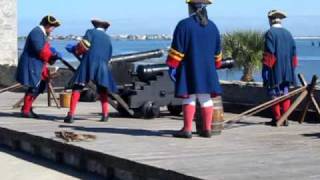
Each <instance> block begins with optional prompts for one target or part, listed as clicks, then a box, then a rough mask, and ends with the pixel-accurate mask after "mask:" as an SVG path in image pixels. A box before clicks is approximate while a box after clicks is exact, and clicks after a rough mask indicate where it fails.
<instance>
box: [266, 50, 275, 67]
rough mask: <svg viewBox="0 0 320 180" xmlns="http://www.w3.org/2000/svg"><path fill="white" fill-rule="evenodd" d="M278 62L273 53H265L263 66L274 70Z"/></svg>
mask: <svg viewBox="0 0 320 180" xmlns="http://www.w3.org/2000/svg"><path fill="white" fill-rule="evenodd" d="M276 60H277V58H276V57H275V56H274V55H273V54H271V53H268V52H265V53H264V54H263V64H264V65H266V66H268V67H269V68H273V66H274V64H275V63H276Z"/></svg>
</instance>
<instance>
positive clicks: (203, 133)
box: [199, 130, 212, 138]
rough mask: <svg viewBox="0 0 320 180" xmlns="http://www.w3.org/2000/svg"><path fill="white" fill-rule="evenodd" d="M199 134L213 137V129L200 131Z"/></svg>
mask: <svg viewBox="0 0 320 180" xmlns="http://www.w3.org/2000/svg"><path fill="white" fill-rule="evenodd" d="M199 136H201V137H205V138H211V137H212V131H211V130H205V131H201V132H200V133H199Z"/></svg>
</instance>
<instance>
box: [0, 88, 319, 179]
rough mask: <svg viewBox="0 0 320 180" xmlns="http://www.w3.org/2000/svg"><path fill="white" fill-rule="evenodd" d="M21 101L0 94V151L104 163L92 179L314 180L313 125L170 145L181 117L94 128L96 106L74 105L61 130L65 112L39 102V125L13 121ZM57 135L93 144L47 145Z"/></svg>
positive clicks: (251, 122) (254, 126)
mask: <svg viewBox="0 0 320 180" xmlns="http://www.w3.org/2000/svg"><path fill="white" fill-rule="evenodd" d="M22 96H23V95H22V94H15V93H3V94H0V144H1V143H5V144H7V145H8V144H10V143H8V141H9V140H8V139H9V138H10V137H11V138H12V139H13V141H12V142H16V141H17V140H19V139H20V140H21V142H25V141H33V142H29V144H31V145H32V143H34V144H36V145H37V147H38V146H39V142H40V141H41V143H42V145H43V146H48V148H49V147H53V146H57V147H58V146H59V147H60V148H63V150H62V151H68V154H69V155H70V153H71V152H76V151H81V153H82V154H81V155H82V156H89V154H90V153H92V152H95V153H97V154H96V155H95V157H96V160H97V161H98V159H103V160H104V161H108V162H104V163H100V164H99V163H97V162H96V163H92V162H91V166H93V164H94V165H97V166H103V165H106V167H100V170H96V171H97V173H99V171H101V172H102V170H101V169H103V168H106V169H108V168H112V166H116V167H114V168H115V170H116V171H113V176H114V177H117V178H120V179H221V180H222V179H223V180H225V179H226V180H229V179H244V180H248V179H268V180H270V179H275V180H276V179H288V180H289V179H290V180H292V179H299V180H300V179H311V180H316V179H320V124H302V125H300V124H298V123H296V122H290V126H289V127H281V128H274V127H269V126H265V125H263V122H266V121H269V119H264V118H260V117H251V118H247V119H244V120H243V121H242V123H239V124H237V125H236V126H235V127H234V128H232V129H229V130H225V131H224V132H223V134H222V135H220V136H215V137H213V138H211V139H205V138H200V137H197V136H196V135H195V136H194V137H193V138H192V139H191V140H184V139H176V138H173V137H171V133H172V132H173V131H174V130H178V129H179V128H180V127H181V125H182V121H181V119H182V117H172V116H169V115H168V113H166V112H165V111H163V115H164V116H163V117H162V118H158V119H155V120H141V119H131V118H120V117H116V113H114V114H113V117H111V119H110V121H109V122H107V123H101V122H98V119H99V115H98V114H97V112H100V104H99V102H97V103H80V104H79V106H78V109H77V115H78V116H77V118H79V119H77V121H76V122H75V123H74V124H72V125H68V124H64V123H63V117H64V116H65V114H66V112H67V109H57V108H55V107H50V108H48V107H46V106H45V103H46V102H45V98H46V97H45V96H43V97H40V99H39V100H37V103H36V108H35V111H36V112H37V113H39V114H40V115H42V116H41V119H40V120H35V119H23V118H20V117H19V114H18V113H19V110H18V109H12V108H11V106H12V105H13V104H14V103H15V102H16V101H17V100H18V99H19V98H21V97H22ZM230 115H231V114H227V116H230ZM61 130H70V131H74V132H79V133H86V134H94V135H96V136H97V139H96V140H95V141H93V142H79V143H64V142H63V141H62V140H60V139H57V138H55V137H54V132H55V131H61ZM36 141H38V142H36ZM6 142H7V143H6ZM12 142H11V144H12ZM12 146H14V145H12ZM20 146H26V145H23V143H22V144H20ZM68 148H71V149H68ZM25 149H28V148H25ZM31 149H32V148H31ZM86 153H88V154H86ZM34 154H37V153H34ZM97 155H99V156H97ZM104 156H105V157H104ZM74 157H77V156H74ZM64 158H65V159H66V158H67V157H65V156H64ZM69 158H70V159H72V157H69ZM55 159H57V157H55ZM72 161H73V162H76V161H77V160H75V159H73V160H72ZM79 161H80V160H79ZM64 162H66V163H67V164H68V162H67V161H66V160H64ZM82 163H83V162H82ZM87 163H88V162H87ZM70 164H71V165H72V162H71V163H70ZM80 164H81V162H80ZM87 166H88V165H87ZM89 169H90V168H89ZM130 171H131V172H130ZM130 173H132V174H130ZM109 175H110V174H109Z"/></svg>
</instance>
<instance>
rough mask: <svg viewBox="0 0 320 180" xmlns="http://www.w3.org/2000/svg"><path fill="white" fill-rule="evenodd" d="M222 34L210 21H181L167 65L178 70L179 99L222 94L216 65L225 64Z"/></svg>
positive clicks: (176, 91)
mask: <svg viewBox="0 0 320 180" xmlns="http://www.w3.org/2000/svg"><path fill="white" fill-rule="evenodd" d="M220 43H221V42H220V33H219V31H218V28H217V27H216V25H215V24H214V23H213V22H212V21H210V20H209V23H208V25H207V26H205V27H203V26H201V25H200V24H199V22H198V20H197V18H196V17H195V16H191V17H189V18H186V19H184V20H182V21H180V22H179V23H178V25H177V27H176V29H175V32H174V36H173V42H172V46H171V49H170V51H169V55H168V60H167V64H168V66H170V67H172V68H177V74H176V83H175V95H176V96H177V97H187V96H188V95H191V94H221V93H222V90H221V87H220V84H219V78H218V74H217V71H216V66H215V64H216V62H217V61H221V59H222V56H221V45H220Z"/></svg>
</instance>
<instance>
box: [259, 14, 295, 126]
mask: <svg viewBox="0 0 320 180" xmlns="http://www.w3.org/2000/svg"><path fill="white" fill-rule="evenodd" d="M268 18H269V23H270V26H271V28H270V29H269V30H268V31H267V32H266V34H265V52H264V56H263V70H262V78H263V81H264V86H265V87H266V88H267V91H268V95H269V96H270V97H271V98H277V97H279V96H282V95H286V94H288V92H289V87H290V86H291V85H295V84H296V80H295V68H296V67H297V65H298V58H297V54H296V44H295V41H294V39H293V37H292V35H291V33H290V32H289V31H288V30H286V29H285V28H283V27H282V25H281V20H282V19H284V18H286V14H285V13H283V12H281V11H278V10H272V11H270V12H269V13H268ZM290 105H291V101H290V99H287V100H284V101H283V102H281V103H279V104H276V105H275V106H273V107H272V111H273V119H272V121H271V122H269V123H267V124H270V125H273V126H275V125H276V123H277V121H278V120H279V119H280V118H281V116H282V114H284V113H285V112H287V111H288V109H289V108H290ZM284 125H285V126H287V125H288V121H285V123H284Z"/></svg>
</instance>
